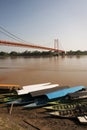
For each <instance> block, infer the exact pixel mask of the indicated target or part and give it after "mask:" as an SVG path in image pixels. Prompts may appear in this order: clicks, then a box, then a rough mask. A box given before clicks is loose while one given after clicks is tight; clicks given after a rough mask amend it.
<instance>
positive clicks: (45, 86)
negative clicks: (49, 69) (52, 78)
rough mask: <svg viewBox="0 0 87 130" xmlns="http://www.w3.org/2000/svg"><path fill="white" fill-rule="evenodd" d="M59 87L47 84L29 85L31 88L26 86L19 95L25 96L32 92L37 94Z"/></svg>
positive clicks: (18, 91) (18, 92)
mask: <svg viewBox="0 0 87 130" xmlns="http://www.w3.org/2000/svg"><path fill="white" fill-rule="evenodd" d="M57 86H59V84H50V83H45V84H39V85H38V84H37V85H29V86H24V87H23V89H21V90H17V94H18V95H23V94H28V93H31V92H36V91H40V90H46V89H51V88H55V87H57Z"/></svg>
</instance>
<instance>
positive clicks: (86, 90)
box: [68, 89, 87, 100]
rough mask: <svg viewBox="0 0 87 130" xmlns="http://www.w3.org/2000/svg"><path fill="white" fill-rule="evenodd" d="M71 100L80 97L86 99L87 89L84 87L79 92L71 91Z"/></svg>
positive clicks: (69, 95)
mask: <svg viewBox="0 0 87 130" xmlns="http://www.w3.org/2000/svg"><path fill="white" fill-rule="evenodd" d="M68 97H69V99H70V100H79V99H86V98H87V89H84V90H82V91H79V92H75V93H70V94H68Z"/></svg>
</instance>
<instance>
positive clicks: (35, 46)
mask: <svg viewBox="0 0 87 130" xmlns="http://www.w3.org/2000/svg"><path fill="white" fill-rule="evenodd" d="M0 45H3V46H16V47H24V48H36V49H42V50H48V51H54V52H59V53H65V51H64V50H60V49H58V48H57V47H58V45H54V48H50V47H45V46H40V45H33V44H29V43H27V44H26V43H21V42H12V41H4V40H0Z"/></svg>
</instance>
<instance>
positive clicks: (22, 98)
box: [3, 94, 33, 105]
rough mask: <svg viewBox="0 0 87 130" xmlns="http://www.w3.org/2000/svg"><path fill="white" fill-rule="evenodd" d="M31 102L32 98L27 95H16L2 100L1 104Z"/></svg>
mask: <svg viewBox="0 0 87 130" xmlns="http://www.w3.org/2000/svg"><path fill="white" fill-rule="evenodd" d="M32 101H33V97H32V96H31V95H30V94H27V95H17V96H13V97H7V98H5V99H3V103H5V104H13V103H14V104H15V105H16V104H19V105H20V104H27V103H31V102H32Z"/></svg>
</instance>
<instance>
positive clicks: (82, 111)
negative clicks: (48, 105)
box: [48, 104, 87, 118]
mask: <svg viewBox="0 0 87 130" xmlns="http://www.w3.org/2000/svg"><path fill="white" fill-rule="evenodd" d="M48 114H50V115H53V116H58V117H62V118H76V117H79V116H84V115H87V104H86V105H83V106H80V105H78V106H77V107H76V108H75V109H72V110H61V111H53V112H49V113H48Z"/></svg>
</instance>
